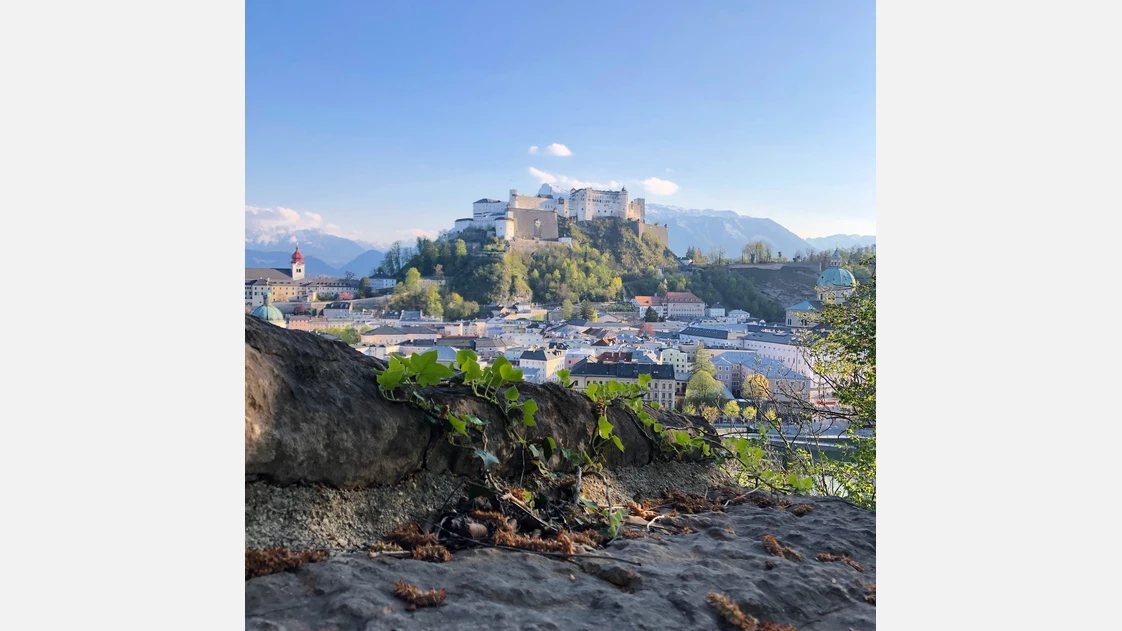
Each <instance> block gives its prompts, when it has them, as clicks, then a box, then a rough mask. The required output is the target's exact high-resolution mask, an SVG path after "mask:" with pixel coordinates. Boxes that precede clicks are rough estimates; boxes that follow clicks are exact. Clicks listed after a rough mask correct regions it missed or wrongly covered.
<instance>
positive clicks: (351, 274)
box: [343, 272, 355, 280]
mask: <svg viewBox="0 0 1122 631" xmlns="http://www.w3.org/2000/svg"><path fill="white" fill-rule="evenodd" d="M343 278H345V279H347V280H354V278H355V273H354V272H345V273H344V274H343Z"/></svg>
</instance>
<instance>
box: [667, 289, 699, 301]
mask: <svg viewBox="0 0 1122 631" xmlns="http://www.w3.org/2000/svg"><path fill="white" fill-rule="evenodd" d="M666 302H700V303H702V304H704V303H705V301H704V300H702V299H701V298H698V297H697V296H695V295H693V292H692V291H668V292H666Z"/></svg>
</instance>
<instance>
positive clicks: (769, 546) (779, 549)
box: [764, 535, 803, 561]
mask: <svg viewBox="0 0 1122 631" xmlns="http://www.w3.org/2000/svg"><path fill="white" fill-rule="evenodd" d="M764 548H765V549H766V550H767V551H768V552H769V553H770V554H772V555H774V556H777V557H781V558H784V559H794V560H796V561H802V560H803V557H802V555H801V554H799V553H798V552H795V550H794V548H792V547H791V546H785V545H782V544H781V543H779V540H778V539H776V538H775V537H773V536H771V535H764Z"/></svg>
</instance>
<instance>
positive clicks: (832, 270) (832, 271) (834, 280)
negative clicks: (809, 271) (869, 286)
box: [818, 267, 857, 287]
mask: <svg viewBox="0 0 1122 631" xmlns="http://www.w3.org/2000/svg"><path fill="white" fill-rule="evenodd" d="M818 286H819V287H856V286H857V279H855V278H853V274H851V273H849V270H846V269H842V268H840V267H828V268H826V270H825V271H824V272H822V273H821V274H819V275H818Z"/></svg>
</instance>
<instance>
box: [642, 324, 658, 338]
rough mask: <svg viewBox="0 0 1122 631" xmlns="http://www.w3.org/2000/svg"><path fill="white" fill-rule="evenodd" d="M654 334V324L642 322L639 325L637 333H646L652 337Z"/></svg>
mask: <svg viewBox="0 0 1122 631" xmlns="http://www.w3.org/2000/svg"><path fill="white" fill-rule="evenodd" d="M654 334H655V330H654V325H653V324H651V323H650V322H644V323H642V324H640V325H639V335H646V336H649V337H654Z"/></svg>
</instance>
